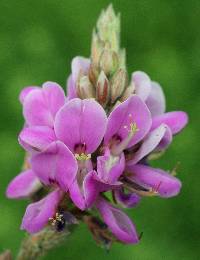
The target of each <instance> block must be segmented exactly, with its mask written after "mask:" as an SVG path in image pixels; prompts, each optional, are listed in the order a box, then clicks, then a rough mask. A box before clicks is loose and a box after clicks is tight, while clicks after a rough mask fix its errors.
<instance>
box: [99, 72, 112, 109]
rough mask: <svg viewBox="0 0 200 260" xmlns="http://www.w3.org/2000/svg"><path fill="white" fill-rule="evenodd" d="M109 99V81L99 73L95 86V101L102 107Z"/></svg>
mask: <svg viewBox="0 0 200 260" xmlns="http://www.w3.org/2000/svg"><path fill="white" fill-rule="evenodd" d="M109 98H110V85H109V81H108V79H107V77H106V75H105V73H104V72H103V71H101V73H100V75H99V78H98V81H97V85H96V99H97V101H98V102H99V103H100V104H101V105H102V106H105V105H106V104H107V103H108V101H109Z"/></svg>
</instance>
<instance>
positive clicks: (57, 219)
mask: <svg viewBox="0 0 200 260" xmlns="http://www.w3.org/2000/svg"><path fill="white" fill-rule="evenodd" d="M49 221H51V225H52V226H55V225H56V223H57V222H62V221H63V214H59V213H58V212H56V215H55V217H54V218H49Z"/></svg>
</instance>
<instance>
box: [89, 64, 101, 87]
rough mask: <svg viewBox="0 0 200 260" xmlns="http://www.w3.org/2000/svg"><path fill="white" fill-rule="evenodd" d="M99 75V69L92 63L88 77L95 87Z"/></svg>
mask: <svg viewBox="0 0 200 260" xmlns="http://www.w3.org/2000/svg"><path fill="white" fill-rule="evenodd" d="M98 74H99V73H98V69H97V67H96V66H95V64H94V63H91V64H90V68H89V71H88V77H89V80H90V82H91V83H92V84H93V86H95V85H96V82H97V77H98Z"/></svg>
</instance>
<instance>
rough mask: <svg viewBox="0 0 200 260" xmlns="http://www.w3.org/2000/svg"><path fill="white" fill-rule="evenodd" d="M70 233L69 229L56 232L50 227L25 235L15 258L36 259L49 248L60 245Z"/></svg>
mask: <svg viewBox="0 0 200 260" xmlns="http://www.w3.org/2000/svg"><path fill="white" fill-rule="evenodd" d="M69 234H70V232H69V230H67V229H66V230H63V231H62V232H58V231H56V230H54V229H52V228H50V227H47V228H45V229H43V230H42V231H41V232H39V233H37V234H34V235H29V236H27V237H26V238H25V239H24V241H23V242H22V244H21V248H20V250H19V254H18V256H17V258H16V259H17V260H36V259H38V258H39V257H41V256H43V255H45V254H46V253H47V252H48V251H49V250H50V249H52V248H54V247H56V246H57V245H60V244H61V243H62V242H63V241H64V240H65V239H66V237H67V236H68V235H69Z"/></svg>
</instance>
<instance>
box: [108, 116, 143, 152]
mask: <svg viewBox="0 0 200 260" xmlns="http://www.w3.org/2000/svg"><path fill="white" fill-rule="evenodd" d="M129 119H130V123H129V126H127V125H125V126H124V128H125V129H127V131H128V135H127V137H125V138H124V139H123V140H122V141H121V142H120V143H119V144H118V145H115V146H114V147H113V148H112V154H113V155H116V156H117V155H120V154H121V153H122V152H123V150H125V149H126V148H127V146H128V144H129V143H130V141H131V140H132V138H133V136H134V135H135V134H136V132H138V131H139V128H138V127H137V124H136V122H134V121H133V116H132V115H131V114H129Z"/></svg>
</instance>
